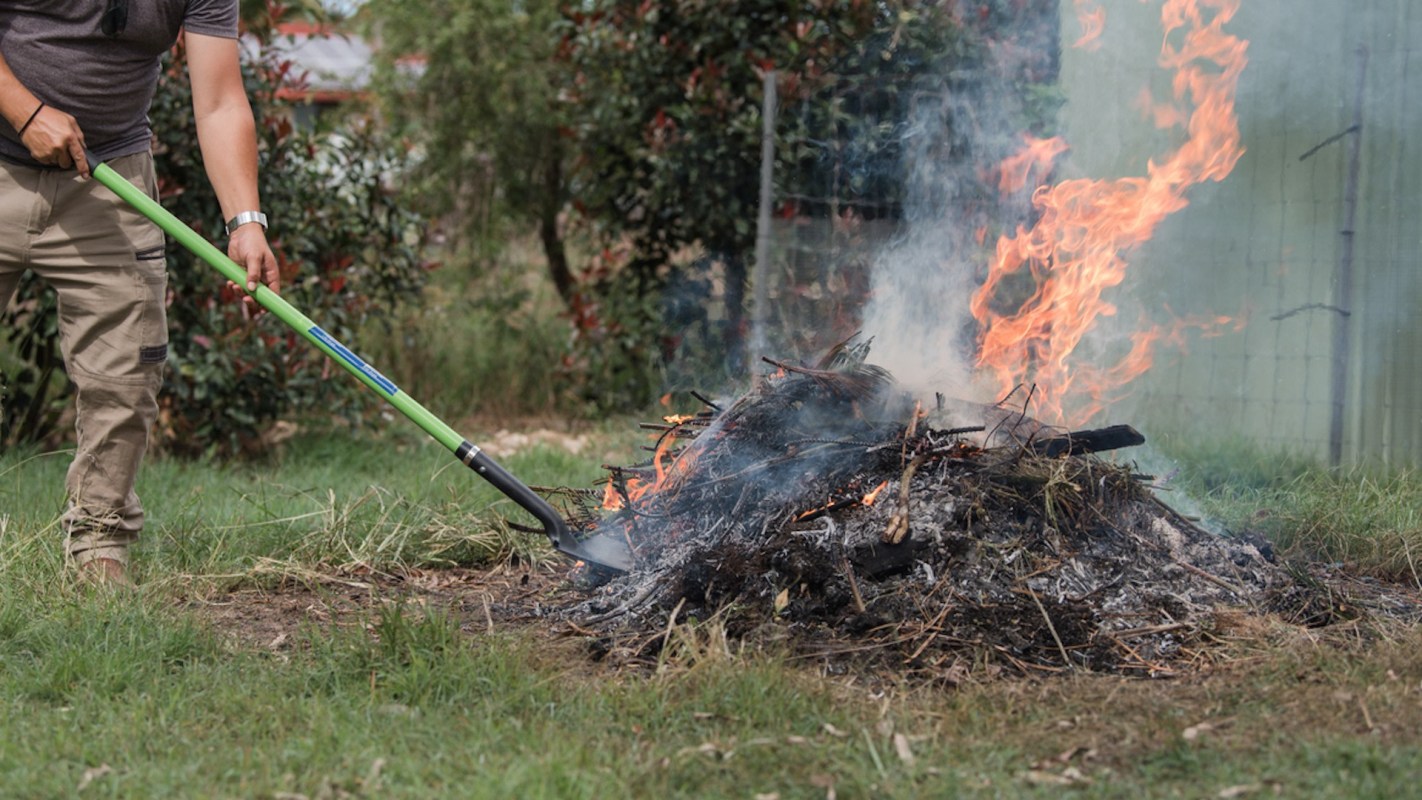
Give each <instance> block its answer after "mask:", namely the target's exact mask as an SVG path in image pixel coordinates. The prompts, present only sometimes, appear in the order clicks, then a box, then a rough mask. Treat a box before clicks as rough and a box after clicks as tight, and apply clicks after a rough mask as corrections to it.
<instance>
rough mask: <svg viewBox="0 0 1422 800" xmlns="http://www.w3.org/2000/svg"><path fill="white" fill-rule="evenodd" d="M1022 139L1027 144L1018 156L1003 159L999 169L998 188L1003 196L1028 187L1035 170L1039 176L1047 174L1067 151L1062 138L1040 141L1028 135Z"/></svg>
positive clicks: (1056, 137) (1055, 137) (1054, 137)
mask: <svg viewBox="0 0 1422 800" xmlns="http://www.w3.org/2000/svg"><path fill="white" fill-rule="evenodd" d="M1022 138H1023V139H1024V140H1026V144H1025V145H1023V147H1022V149H1021V150H1019V151H1018V152H1017V155H1014V156H1009V157H1007V158H1005V159H1003V161H1002V163H1001V164H999V165H998V167H997V171H998V179H997V188H998V191H1001V192H1002V193H1003V194H1012V193H1013V192H1018V191H1021V190H1022V187H1024V186H1026V185H1027V178H1028V177H1029V176H1030V175H1031V173H1032V170H1033V169H1034V168H1035V169H1036V170H1037V173H1038V174H1039V175H1040V174H1043V173H1045V172H1046V171H1047V170H1048V169H1049V168H1051V166H1052V163H1053V162H1054V161H1056V160H1057V156H1059V155H1061V154H1062V153H1065V152H1066V151H1067V143H1066V142H1065V141H1064V140H1063V139H1062V138H1061V137H1060V136H1053V137H1052V138H1050V139H1038V138H1037V137H1035V136H1032V135H1031V134H1026V135H1024V136H1023V137H1022Z"/></svg>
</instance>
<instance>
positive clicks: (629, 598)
mask: <svg viewBox="0 0 1422 800" xmlns="http://www.w3.org/2000/svg"><path fill="white" fill-rule="evenodd" d="M774 366H776V367H778V368H779V372H778V373H777V374H776V376H774V377H771V378H768V379H766V380H765V381H763V382H762V384H761V385H760V386H759V387H758V388H757V389H756V390H754V391H752V392H750V393H748V394H747V395H745V396H744V397H742V398H740V399H739V400H737V401H736V402H735V403H733V404H731V405H730V406H729V407H728V408H726V409H720V408H713V409H712V411H710V412H708V413H705V414H702V415H700V416H698V417H696V418H694V419H692V420H684V421H677V422H676V423H675V424H673V425H670V426H669V427H668V429H667V430H666V431H665V434H664V437H663V443H662V445H663V446H662V448H661V462H662V463H661V465H660V466H658V465H657V464H656V463H655V462H654V463H652V464H647V465H640V466H639V467H635V468H626V469H621V470H614V475H613V479H612V481H613V484H612V485H613V489H612V492H613V493H615V494H616V495H617V496H618V497H620V498H621V499H622V500H623V501H624V504H623V507H622V508H621V509H620V510H619V511H617V512H615V513H613V514H612V515H610V516H605V517H602V518H601V519H597V520H596V522H595V524H596V526H597V529H598V530H599V531H600V532H619V533H620V534H621V535H625V536H626V537H627V538H628V540H629V541H630V542H631V543H632V545H633V550H634V553H635V554H636V557H637V560H638V566H637V567H636V568H635V569H633V570H632V571H631V572H629V573H628V574H625V575H617V576H607V575H602V576H597V575H584V576H583V580H584V582H585V583H586V584H588V585H590V588H589V589H588V591H587V593H586V594H585V595H584V596H583V597H582V598H581V599H580V600H579V601H578V602H576V603H574V604H573V605H572V606H570V607H568V608H565V609H563V610H562V611H561V612H559V614H560V615H561V616H562V617H563V618H565V619H567V620H569V621H570V622H572V623H573V624H575V625H576V626H577V627H578V628H580V629H582V630H584V631H588V630H591V631H593V632H595V633H596V634H597V635H598V636H599V637H600V638H599V641H600V642H601V644H600V645H599V648H600V652H601V653H602V654H604V655H607V656H609V657H613V658H621V659H626V660H629V661H637V660H639V659H643V660H645V659H650V658H654V657H655V655H656V653H657V652H658V651H659V650H660V648H662V647H664V646H665V645H666V644H667V639H668V637H667V635H666V633H667V630H668V628H669V625H673V624H679V623H684V622H686V621H687V620H692V619H694V620H700V621H703V622H704V621H707V620H715V621H716V622H717V624H720V625H723V626H724V629H725V633H726V635H727V636H728V637H729V638H732V639H739V640H741V641H747V642H751V643H757V642H773V643H776V644H777V645H778V646H785V647H789V648H790V649H791V650H792V652H793V653H794V654H795V655H796V656H797V657H804V658H813V659H818V660H820V661H822V662H823V664H824V665H825V668H827V669H830V670H850V669H856V668H862V667H869V668H874V669H877V668H892V669H893V670H894V671H895V672H897V673H907V674H918V675H924V676H928V677H931V678H934V679H946V680H950V681H957V680H960V679H962V678H964V677H965V676H966V675H968V674H972V673H976V672H981V671H983V670H988V671H1000V670H1004V669H1008V670H1012V671H1015V672H1019V673H1047V672H1062V671H1067V670H1076V669H1090V670H1100V671H1111V672H1122V673H1129V674H1142V675H1151V676H1161V675H1171V674H1175V673H1177V672H1178V671H1180V670H1181V669H1184V668H1187V667H1188V666H1189V665H1190V664H1193V663H1198V662H1200V661H1201V660H1202V653H1204V652H1206V650H1207V648H1208V645H1209V643H1210V642H1211V641H1212V640H1213V639H1214V638H1215V637H1216V636H1217V635H1218V634H1219V632H1220V628H1221V626H1224V625H1228V624H1229V621H1230V620H1231V619H1236V618H1238V616H1239V615H1251V614H1255V615H1265V614H1269V615H1275V616H1278V617H1282V618H1285V619H1287V620H1289V621H1291V622H1296V623H1300V624H1310V625H1321V624H1327V623H1328V622H1331V621H1334V620H1335V619H1337V618H1338V617H1339V609H1340V607H1341V606H1342V604H1341V603H1339V602H1337V599H1336V598H1335V597H1334V595H1333V593H1332V592H1330V591H1329V590H1328V589H1326V588H1323V587H1321V586H1320V585H1319V584H1318V582H1317V581H1313V580H1310V579H1309V578H1308V577H1307V576H1305V575H1302V574H1301V573H1300V572H1299V571H1298V570H1293V569H1290V568H1287V567H1285V566H1283V565H1281V564H1278V563H1276V562H1275V560H1274V557H1273V554H1272V552H1271V550H1270V548H1269V547H1268V545H1267V543H1265V542H1263V541H1262V540H1260V541H1246V540H1243V539H1239V538H1229V537H1224V536H1220V535H1217V534H1214V533H1211V532H1209V531H1206V530H1204V529H1203V528H1202V527H1200V526H1199V525H1196V524H1195V523H1194V522H1193V521H1191V520H1189V519H1186V518H1185V517H1183V516H1182V515H1180V514H1179V513H1177V512H1176V511H1175V510H1173V509H1172V508H1171V507H1170V506H1168V505H1167V504H1166V503H1165V502H1163V501H1162V500H1160V499H1159V498H1158V497H1157V496H1156V495H1155V494H1154V493H1153V492H1152V490H1151V487H1150V486H1149V484H1148V481H1149V478H1148V476H1140V475H1136V474H1134V472H1133V467H1132V465H1130V464H1118V463H1112V462H1109V461H1107V460H1105V459H1103V458H1102V457H1101V456H1099V455H1095V454H1092V453H1089V452H1086V453H1083V452H1080V450H1082V449H1089V448H1086V447H1083V446H1073V443H1081V442H1092V441H1096V442H1098V444H1099V442H1100V441H1102V440H1101V438H1100V437H1095V438H1093V437H1092V436H1090V435H1083V434H1096V433H1100V432H1096V431H1088V432H1078V433H1074V434H1061V433H1060V432H1053V431H1051V430H1050V429H1047V428H1044V427H1042V426H1040V425H1037V424H1036V423H1032V422H1031V421H1030V420H1027V419H1026V418H1025V417H1023V416H1022V415H1021V414H1018V415H1016V416H1015V417H1014V416H1013V415H1012V414H1011V413H1008V412H1006V411H1004V410H1003V409H1000V408H997V407H980V406H971V405H969V404H957V405H955V406H954V407H953V409H952V410H951V411H950V410H947V409H945V408H944V405H945V404H943V403H941V402H939V403H936V404H935V408H934V410H933V412H932V413H928V414H925V413H923V411H922V410H921V408H920V406H919V405H918V404H917V403H914V402H913V401H912V400H911V399H909V398H906V397H904V396H903V395H902V394H901V393H900V392H899V391H898V390H897V389H896V387H895V386H894V384H893V382H892V380H891V379H890V378H889V376H888V375H887V374H886V373H884V372H883V371H882V370H880V369H878V368H875V367H872V366H870V365H866V364H864V363H863V362H862V358H854V357H852V354H851V355H850V356H848V357H847V356H846V355H845V354H844V353H843V352H839V353H833V354H831V356H830V357H827V359H825V360H823V361H822V362H821V363H819V364H817V365H815V366H814V367H807V368H800V367H789V366H787V365H784V364H774ZM1106 430H1108V431H1116V432H1118V433H1119V431H1118V430H1117V429H1114V428H1113V429H1106ZM1125 430H1129V429H1128V428H1127V429H1125ZM1130 433H1131V434H1134V431H1130ZM1110 438H1111V437H1107V439H1108V440H1109V439H1110ZM1139 441H1143V439H1140V438H1139V437H1138V435H1137V436H1136V438H1133V439H1130V440H1129V441H1127V442H1126V443H1127V444H1134V443H1139ZM668 442H672V443H675V444H676V445H677V446H676V447H671V446H669V445H668ZM1106 446H1109V447H1116V446H1119V443H1113V444H1109V445H1106ZM647 487H651V488H650V489H649V490H647V491H645V492H642V493H639V492H638V491H637V490H638V489H639V488H643V489H645V488H647ZM876 488H878V489H879V491H878V493H877V495H876V496H875V497H874V498H873V501H872V503H866V499H865V496H866V495H868V494H869V493H871V492H873V491H874V490H875V489H876ZM586 513H587V514H589V517H588V519H594V518H595V517H596V512H594V511H592V510H587V511H586ZM603 513H605V512H603ZM1359 605H1360V604H1359V603H1358V601H1357V598H1353V600H1352V606H1353V607H1355V608H1356V607H1358V606H1359ZM1393 610H1394V611H1399V612H1401V613H1410V614H1415V613H1416V609H1415V607H1413V606H1409V607H1408V608H1407V609H1393Z"/></svg>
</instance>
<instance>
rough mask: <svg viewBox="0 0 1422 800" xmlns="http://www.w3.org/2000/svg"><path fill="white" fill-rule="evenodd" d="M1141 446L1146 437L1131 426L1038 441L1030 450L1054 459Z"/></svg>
mask: <svg viewBox="0 0 1422 800" xmlns="http://www.w3.org/2000/svg"><path fill="white" fill-rule="evenodd" d="M1140 444H1145V437H1144V436H1142V435H1141V433H1140V432H1139V431H1137V430H1136V429H1135V428H1132V427H1131V426H1130V425H1112V426H1110V427H1107V428H1095V429H1093V430H1085V431H1073V432H1071V433H1066V434H1062V435H1061V436H1053V437H1050V438H1047V439H1038V440H1036V441H1034V442H1032V443H1031V445H1029V448H1030V449H1031V450H1032V452H1034V453H1037V454H1039V455H1044V456H1047V457H1053V456H1079V455H1083V454H1086V453H1101V452H1105V451H1107V450H1117V449H1120V448H1122V447H1135V446H1136V445H1140Z"/></svg>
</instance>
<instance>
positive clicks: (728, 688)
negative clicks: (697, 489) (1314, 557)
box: [0, 430, 1422, 798]
mask: <svg viewBox="0 0 1422 800" xmlns="http://www.w3.org/2000/svg"><path fill="white" fill-rule="evenodd" d="M489 436H490V437H492V436H493V434H492V432H490V434H489ZM560 436H563V437H565V438H574V437H573V434H572V433H571V432H560ZM578 436H579V437H581V438H580V439H579V441H581V442H583V444H584V447H583V449H581V450H580V451H579V452H578V453H576V454H575V453H572V452H569V451H568V450H566V449H564V448H562V447H560V446H558V445H557V444H556V442H557V439H558V438H559V437H547V441H546V442H545V443H543V444H539V445H535V446H532V447H530V448H527V449H524V450H521V451H519V452H515V453H512V454H510V455H508V457H507V458H504V459H502V460H503V461H504V462H505V463H506V464H507V465H508V466H509V467H510V468H511V469H512V470H513V471H514V472H515V473H516V474H518V475H520V476H521V477H523V478H524V479H525V480H526V481H528V482H529V483H535V484H544V485H571V486H578V485H588V484H590V483H591V482H592V481H593V480H594V479H595V478H597V477H598V475H599V470H598V466H599V464H601V463H605V462H608V461H614V462H615V461H619V460H621V461H625V460H626V456H625V453H626V451H627V448H628V446H629V445H628V440H627V439H626V437H624V436H621V435H619V434H617V433H616V432H612V431H609V430H591V431H584V432H579V434H578ZM1194 457H1195V459H1196V462H1195V463H1206V462H1207V461H1208V459H1207V458H1206V457H1204V456H1199V455H1196V456H1194ZM66 462H67V454H65V453H28V454H21V453H11V454H7V455H5V456H3V457H0V475H3V476H4V479H3V480H0V508H3V509H4V511H3V516H0V554H3V557H0V706H3V714H4V718H5V720H6V722H5V725H4V726H3V727H0V795H3V796H5V797H55V796H73V795H76V794H77V795H82V796H84V797H271V798H276V797H283V798H295V797H311V798H315V797H344V796H354V797H361V796H379V797H429V796H439V795H447V796H460V797H501V798H502V797H513V796H516V797H557V798H563V797H575V798H581V797H587V798H611V797H741V798H755V797H765V798H770V797H778V798H826V797H840V798H848V797H869V796H873V797H955V796H961V797H1039V796H1040V797H1060V796H1072V797H1253V796H1257V797H1272V796H1275V795H1280V796H1287V797H1320V798H1322V797H1380V798H1381V797H1403V796H1415V794H1416V791H1417V789H1416V776H1417V775H1418V774H1422V749H1419V747H1418V744H1419V738H1422V662H1419V661H1418V659H1417V658H1416V657H1415V654H1416V652H1417V650H1418V647H1419V646H1422V632H1419V631H1418V630H1416V629H1413V628H1409V627H1407V626H1404V625H1398V624H1383V623H1378V624H1373V623H1369V622H1367V621H1354V622H1352V623H1346V624H1339V625H1334V626H1332V627H1329V628H1323V629H1305V628H1300V627H1297V626H1293V625H1288V624H1285V623H1283V622H1282V621H1278V620H1271V619H1268V618H1245V617H1241V618H1239V619H1238V620H1237V622H1236V624H1233V625H1229V626H1223V627H1221V628H1220V629H1219V630H1218V631H1217V632H1216V639H1217V641H1216V642H1215V644H1214V645H1213V646H1212V648H1211V650H1210V652H1209V656H1208V658H1204V659H1201V660H1200V663H1198V664H1197V665H1194V668H1193V669H1191V670H1187V671H1184V672H1183V673H1182V674H1181V675H1180V676H1178V677H1175V678H1172V679H1168V680H1150V679H1142V678H1126V677H1120V676H1116V675H1102V674H1085V673H1078V674H1063V675H1060V676H1055V677H1047V678H1043V677H1036V678H1027V677H1021V676H1015V675H1007V674H1003V675H1000V676H998V677H997V678H995V679H987V678H981V679H980V678H974V679H972V680H969V681H966V682H963V683H960V684H958V685H939V684H934V685H925V684H921V683H914V682H912V681H908V680H904V679H902V678H901V677H896V676H894V675H892V674H885V673H882V672H878V673H874V672H854V671H850V672H849V673H847V674H828V673H827V672H826V671H824V670H822V669H819V668H818V667H817V666H816V665H815V664H813V663H809V662H807V661H805V660H802V659H800V658H798V657H797V656H796V654H795V653H794V652H793V651H792V650H790V649H789V648H777V647H775V646H758V647H748V646H742V645H740V644H738V643H737V642H735V641H733V640H727V638H726V636H725V631H724V630H722V629H718V627H717V624H716V621H715V620H707V621H701V622H688V623H685V624H677V625H672V626H669V628H668V630H667V634H666V643H667V647H666V648H665V649H664V650H663V651H662V653H661V655H660V656H659V657H658V658H657V659H656V660H655V661H654V662H651V663H647V664H644V665H641V666H638V667H627V666H613V665H610V664H609V663H607V662H605V661H599V660H597V659H596V658H595V657H594V655H593V650H592V648H591V647H590V642H589V640H588V639H587V638H585V637H581V636H578V635H576V631H573V630H570V628H569V626H567V625H566V624H563V623H560V622H557V621H555V620H551V619H549V620H540V619H538V618H537V617H535V616H533V614H532V613H529V609H533V610H534V611H536V610H537V609H538V608H539V604H546V603H552V602H560V601H563V600H565V599H566V598H568V597H569V596H571V595H572V594H573V593H575V592H576V590H575V589H574V588H573V587H571V586H570V585H569V583H568V581H567V567H566V566H565V565H563V564H562V563H561V562H559V561H558V560H556V559H554V558H552V557H551V556H549V554H548V552H547V550H546V548H545V547H544V546H543V545H542V543H540V542H538V541H537V538H536V537H529V536H528V535H526V534H521V533H516V532H511V531H509V530H508V529H507V528H506V527H505V526H504V525H503V524H502V522H501V520H502V515H503V514H504V513H512V512H511V508H510V506H509V504H508V503H507V502H506V501H502V500H501V498H500V497H499V496H498V495H497V494H496V493H495V492H493V491H492V490H491V489H489V488H488V487H486V486H484V485H482V483H481V482H480V481H478V480H477V479H476V478H474V476H471V475H470V474H469V473H468V471H467V470H465V469H464V468H463V467H460V466H458V465H457V464H455V465H453V466H451V462H452V460H451V459H450V458H449V456H448V454H446V453H444V452H443V451H441V450H439V449H438V448H437V447H435V446H433V445H430V444H428V443H426V442H424V441H423V440H420V439H418V438H416V437H414V436H412V435H406V434H404V433H401V432H394V433H389V434H386V435H385V437H384V438H381V439H379V440H376V439H372V438H369V437H368V435H366V434H361V435H331V434H329V433H326V434H323V433H315V432H313V433H308V434H302V435H299V436H298V437H297V438H296V439H294V440H292V441H290V442H288V443H287V444H286V445H285V449H284V450H283V451H282V452H281V453H280V454H279V455H277V456H275V457H273V459H271V460H270V461H269V462H267V463H263V464H257V465H246V466H226V467H224V466H216V465H207V464H191V463H179V462H174V461H168V460H163V459H157V460H154V461H153V462H152V463H151V464H150V465H149V466H148V467H147V468H146V471H145V472H144V475H143V477H142V479H141V484H140V487H139V488H140V492H141V494H142V495H143V497H144V498H145V501H146V505H147V507H148V508H149V510H150V518H149V526H148V533H147V534H146V537H145V540H144V541H143V543H142V544H141V545H140V547H139V548H138V549H137V552H136V553H135V557H136V564H137V572H138V578H139V582H140V586H139V588H138V589H137V590H135V591H132V592H120V593H105V592H97V593H96V592H92V591H86V590H82V589H80V588H78V587H76V586H75V585H74V584H73V582H72V581H71V580H70V578H69V577H68V575H67V573H66V572H65V570H64V569H63V565H62V563H61V559H60V555H59V554H60V539H59V534H58V528H57V524H56V520H57V518H58V515H59V512H60V510H61V507H62V502H63V500H62V493H61V484H62V476H63V471H64V468H65V466H66ZM1187 473H1188V470H1187ZM1200 474H1207V472H1201V473H1200ZM1187 477H1188V475H1187ZM1369 481H1371V483H1369ZM1379 481H1383V483H1382V484H1381V485H1382V486H1383V487H1385V489H1386V491H1378V490H1377V488H1376V487H1377V486H1378V485H1379V483H1378V482H1379ZM1416 484H1417V481H1416V480H1415V478H1412V477H1410V476H1405V475H1404V476H1389V477H1386V478H1382V477H1378V476H1372V477H1366V478H1365V477H1364V476H1362V475H1354V476H1343V477H1337V476H1334V477H1332V478H1327V479H1325V478H1323V477H1317V476H1314V477H1309V478H1301V477H1299V476H1292V477H1290V478H1288V479H1287V480H1280V481H1277V482H1271V481H1253V482H1252V483H1251V482H1250V481H1249V480H1245V479H1240V480H1239V481H1237V482H1236V483H1235V484H1234V486H1235V489H1234V490H1232V491H1230V492H1220V491H1215V490H1216V489H1218V488H1219V487H1214V489H1211V488H1210V487H1203V486H1199V485H1195V484H1191V485H1190V489H1191V490H1193V491H1197V492H1199V493H1200V494H1201V495H1202V496H1204V497H1205V498H1206V499H1207V501H1208V502H1209V503H1212V506H1211V510H1212V513H1215V514H1217V515H1219V516H1221V517H1222V518H1224V519H1226V520H1231V519H1233V520H1235V521H1237V522H1238V521H1247V520H1257V521H1259V522H1260V523H1261V524H1262V523H1264V522H1267V523H1268V526H1269V527H1268V530H1267V531H1266V532H1267V533H1268V534H1269V535H1270V536H1274V537H1277V538H1278V539H1279V541H1280V542H1281V547H1282V546H1287V547H1289V548H1293V549H1295V550H1296V551H1298V552H1300V553H1309V552H1312V553H1331V554H1334V555H1337V554H1339V553H1344V554H1347V553H1353V554H1357V556H1358V565H1357V569H1360V570H1373V571H1374V572H1376V573H1377V574H1387V575H1389V576H1391V579H1399V580H1402V581H1403V588H1404V589H1406V588H1407V587H1406V585H1405V578H1406V570H1407V564H1408V563H1409V562H1408V560H1407V557H1405V556H1404V557H1402V558H1401V559H1398V558H1395V557H1391V556H1395V555H1396V554H1383V553H1377V551H1376V549H1367V548H1362V546H1361V544H1359V543H1358V542H1357V541H1356V540H1358V539H1359V538H1360V537H1364V536H1367V535H1368V531H1367V530H1365V529H1364V528H1365V526H1364V525H1363V524H1362V523H1361V522H1360V521H1359V520H1360V517H1361V518H1362V519H1364V520H1367V519H1371V520H1372V521H1371V524H1372V525H1373V526H1374V529H1376V530H1381V531H1384V532H1388V535H1389V536H1392V537H1393V540H1394V541H1396V542H1404V543H1407V544H1406V545H1405V547H1406V548H1410V546H1411V544H1410V543H1411V542H1412V541H1413V540H1414V537H1415V534H1416V531H1415V530H1414V529H1412V528H1409V527H1408V526H1407V519H1408V518H1407V517H1406V515H1405V514H1404V513H1403V511H1402V509H1400V508H1396V507H1395V505H1396V503H1395V501H1392V500H1388V499H1387V498H1395V497H1397V496H1398V495H1399V493H1405V492H1407V491H1415V490H1416ZM1403 496H1407V495H1405V494H1404V495H1403ZM1340 497H1349V498H1358V500H1357V502H1356V503H1355V504H1354V505H1353V506H1350V507H1349V508H1352V509H1353V510H1352V511H1349V510H1348V509H1347V508H1343V504H1342V503H1341V501H1339V499H1338V498H1340ZM1329 498H1332V500H1331V501H1330V500H1329ZM1368 498H1372V499H1371V500H1369V499H1368ZM1319 509H1329V510H1330V513H1329V514H1327V515H1324V514H1321V513H1319V512H1318V511H1311V510H1319ZM1261 512H1267V513H1265V514H1263V515H1261ZM1308 513H1314V514H1315V516H1314V518H1312V519H1308V518H1305V515H1306V514H1308ZM1368 514H1371V515H1372V516H1371V517H1367V515H1368ZM1290 536H1292V538H1289V537H1290ZM1350 543H1351V545H1352V546H1353V547H1355V548H1356V549H1353V550H1347V549H1340V548H1341V547H1343V545H1346V544H1350ZM1310 548H1314V549H1313V550H1310ZM1329 548H1332V549H1329ZM1372 553H1377V557H1376V558H1373V559H1372V560H1367V558H1365V557H1367V556H1368V555H1369V554H1372ZM1383 555H1389V557H1387V558H1384V557H1382V556H1383ZM1415 588H1416V587H1415V586H1412V587H1411V589H1415Z"/></svg>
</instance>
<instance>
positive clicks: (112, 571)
mask: <svg viewBox="0 0 1422 800" xmlns="http://www.w3.org/2000/svg"><path fill="white" fill-rule="evenodd" d="M75 574H76V576H77V577H78V579H79V584H80V585H81V586H89V587H93V588H96V589H129V588H132V587H133V581H132V580H130V579H129V577H128V567H127V566H125V565H124V563H123V562H122V561H119V560H118V559H116V558H91V559H89V560H87V561H85V562H84V563H82V564H80V565H79V566H78V568H77V570H76V572H75Z"/></svg>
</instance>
